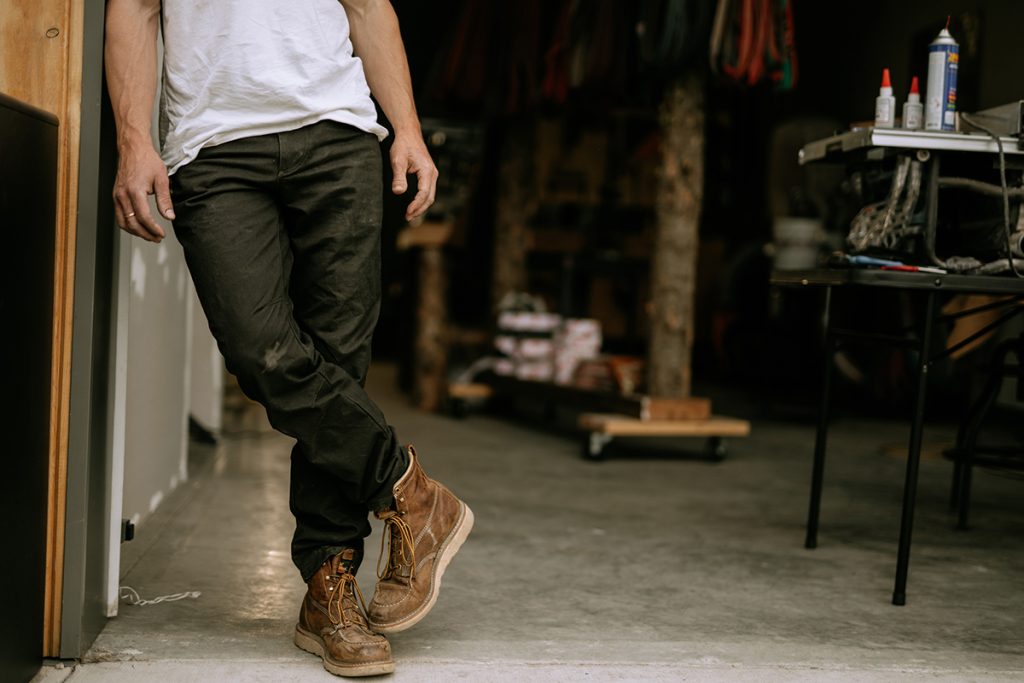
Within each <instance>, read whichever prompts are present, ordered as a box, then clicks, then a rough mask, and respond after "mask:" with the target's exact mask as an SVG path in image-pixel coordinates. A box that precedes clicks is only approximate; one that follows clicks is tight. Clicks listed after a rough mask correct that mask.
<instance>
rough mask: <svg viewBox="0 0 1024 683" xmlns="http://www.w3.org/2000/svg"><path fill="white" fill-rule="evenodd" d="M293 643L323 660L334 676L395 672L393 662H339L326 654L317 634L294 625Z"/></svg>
mask: <svg viewBox="0 0 1024 683" xmlns="http://www.w3.org/2000/svg"><path fill="white" fill-rule="evenodd" d="M295 645H296V647H298V648H299V649H300V650H305V651H306V652H308V653H310V654H313V655H316V656H318V657H319V658H320V659H322V660H323V663H324V668H325V669H327V671H329V672H331V673H332V674H334V675H336V676H351V677H357V676H381V675H383V674H390V673H394V672H395V662H394V661H393V660H392V661H387V662H373V663H372V664H341V663H339V662H335V661H334V660H332V659H331V658H330V657H329V656H328V655H327V648H326V647H325V646H324V641H323V640H322V639H321V638H320V637H319V636H317V635H315V634H313V633H310V632H309V631H306V630H304V629H303V628H302V627H300V626H299V625H298V624H296V625H295Z"/></svg>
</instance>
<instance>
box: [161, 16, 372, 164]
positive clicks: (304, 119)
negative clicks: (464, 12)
mask: <svg viewBox="0 0 1024 683" xmlns="http://www.w3.org/2000/svg"><path fill="white" fill-rule="evenodd" d="M163 37H164V74H163V91H162V96H161V99H160V144H161V148H162V155H163V160H164V163H165V164H167V168H168V171H169V172H170V173H174V172H175V171H176V170H178V169H179V168H180V167H181V166H183V165H184V164H186V163H188V162H189V161H192V160H193V159H194V158H195V156H196V154H198V153H199V150H200V149H202V148H203V147H209V146H211V145H219V144H221V143H224V142H229V141H231V140H237V139H239V138H244V137H251V136H254V135H264V134H267V133H280V132H283V131H288V130H294V129H296V128H301V127H303V126H307V125H309V124H311V123H316V122H317V121H322V120H325V119H329V120H333V121H339V122H341V123H347V124H349V125H352V126H355V127H356V128H359V129H361V130H365V131H367V132H369V133H373V134H375V135H376V136H377V137H378V138H380V139H382V140H383V139H384V137H385V136H386V135H387V131H386V130H385V129H384V127H383V126H381V125H380V124H379V123H377V112H376V110H375V108H374V106H373V102H372V101H371V100H370V88H369V87H368V86H367V84H366V76H365V75H364V74H363V64H362V62H361V61H360V60H359V58H358V57H355V56H353V54H352V41H351V39H350V38H349V24H348V17H347V16H346V14H345V9H344V7H342V5H341V3H340V2H338V0H163Z"/></svg>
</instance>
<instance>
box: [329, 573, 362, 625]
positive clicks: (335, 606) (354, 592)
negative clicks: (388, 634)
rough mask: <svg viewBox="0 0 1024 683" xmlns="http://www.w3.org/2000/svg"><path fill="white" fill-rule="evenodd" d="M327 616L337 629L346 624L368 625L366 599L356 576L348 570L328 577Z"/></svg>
mask: <svg viewBox="0 0 1024 683" xmlns="http://www.w3.org/2000/svg"><path fill="white" fill-rule="evenodd" d="M327 580H328V582H329V583H330V584H331V585H330V586H328V587H327V590H328V592H329V593H330V596H329V597H328V598H327V617H328V618H329V619H330V620H331V623H332V624H334V626H335V629H338V628H343V627H345V626H352V625H360V626H366V617H364V616H363V615H364V614H366V599H365V598H364V597H363V592H362V591H361V590H359V584H358V583H356V577H355V576H353V575H352V573H351V572H348V571H339V572H338V573H337V574H333V575H331V576H329V577H328V579H327Z"/></svg>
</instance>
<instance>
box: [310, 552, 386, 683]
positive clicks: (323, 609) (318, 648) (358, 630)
mask: <svg viewBox="0 0 1024 683" xmlns="http://www.w3.org/2000/svg"><path fill="white" fill-rule="evenodd" d="M354 558H355V552H354V551H353V550H345V551H343V552H341V553H339V554H338V555H335V556H334V557H331V558H330V559H328V560H327V561H326V562H324V564H323V566H321V567H320V569H319V570H317V573H316V574H314V575H313V578H311V579H310V580H309V583H308V584H307V590H306V597H305V598H304V599H303V601H302V609H301V610H300V611H299V623H298V624H296V625H295V644H296V645H297V646H299V647H300V648H302V649H303V650H305V651H306V652H311V653H313V654H315V655H319V656H320V657H321V658H322V659H323V660H324V668H325V669H327V670H328V671H330V672H331V673H332V674H337V675H338V676H376V675H378V674H389V673H391V672H393V671H394V670H395V662H394V660H392V659H391V645H389V644H388V641H387V638H385V637H384V636H381V635H377V634H376V633H373V632H372V631H371V630H370V628H369V626H368V625H367V623H366V617H365V616H364V614H365V609H364V607H363V596H362V593H360V592H359V586H357V585H356V577H355V576H353V575H352V572H351V568H352V562H353V560H354Z"/></svg>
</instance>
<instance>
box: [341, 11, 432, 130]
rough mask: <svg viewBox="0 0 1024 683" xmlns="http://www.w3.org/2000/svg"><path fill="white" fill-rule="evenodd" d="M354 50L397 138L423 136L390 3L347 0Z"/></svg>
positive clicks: (403, 51) (396, 20)
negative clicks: (406, 135) (400, 136)
mask: <svg viewBox="0 0 1024 683" xmlns="http://www.w3.org/2000/svg"><path fill="white" fill-rule="evenodd" d="M342 4H343V5H344V6H345V10H346V12H347V13H348V20H349V26H350V27H351V35H352V47H353V48H354V49H355V53H356V55H357V56H358V57H359V58H360V59H361V60H362V61H363V70H364V71H365V72H366V81H367V83H368V84H369V86H370V92H372V93H373V96H374V97H375V98H377V101H378V102H379V103H380V106H381V109H383V110H384V115H385V116H387V117H388V121H390V122H391V125H392V126H393V127H394V129H395V134H396V135H404V134H413V135H417V136H418V135H420V122H419V119H418V118H417V116H416V103H415V102H414V101H413V97H412V82H411V80H410V78H409V62H408V60H407V59H406V56H405V46H404V45H403V44H402V34H401V32H400V31H399V29H398V17H396V16H395V10H394V9H393V8H392V7H391V3H390V2H389V1H388V0H344V2H342Z"/></svg>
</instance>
